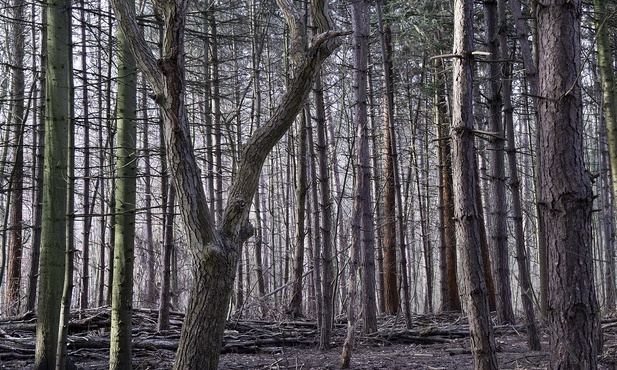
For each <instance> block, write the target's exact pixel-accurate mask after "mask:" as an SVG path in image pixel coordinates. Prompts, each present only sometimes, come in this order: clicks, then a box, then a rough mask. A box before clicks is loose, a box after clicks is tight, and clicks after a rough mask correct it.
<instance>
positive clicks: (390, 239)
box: [377, 2, 402, 315]
mask: <svg viewBox="0 0 617 370" xmlns="http://www.w3.org/2000/svg"><path fill="white" fill-rule="evenodd" d="M381 10H382V4H381V2H378V3H377V17H378V18H377V19H378V22H379V33H380V35H381V40H380V41H381V42H380V44H381V55H382V59H383V68H384V86H385V94H384V103H385V104H384V108H383V109H384V139H383V142H384V156H383V158H384V159H383V160H384V164H383V173H384V176H383V178H384V194H383V219H384V221H383V223H384V226H383V227H384V242H383V246H384V252H383V254H384V261H383V270H384V279H383V280H384V300H385V305H384V306H385V312H386V313H388V314H390V315H395V314H396V313H397V312H398V309H399V305H400V301H399V294H398V292H399V291H398V281H397V280H398V273H397V268H396V265H397V260H396V249H397V248H396V195H397V194H396V193H397V185H398V187H399V188H398V191H399V193H400V183H399V182H398V171H395V167H396V166H397V163H396V161H397V160H398V158H397V155H396V148H395V147H394V144H395V143H396V140H395V138H394V135H395V131H394V122H393V120H394V92H393V88H392V85H393V71H392V31H391V29H390V26H389V25H384V24H383V23H384V22H383V17H382V12H381ZM396 169H398V168H396ZM399 201H400V199H399ZM401 243H402V241H401Z"/></svg>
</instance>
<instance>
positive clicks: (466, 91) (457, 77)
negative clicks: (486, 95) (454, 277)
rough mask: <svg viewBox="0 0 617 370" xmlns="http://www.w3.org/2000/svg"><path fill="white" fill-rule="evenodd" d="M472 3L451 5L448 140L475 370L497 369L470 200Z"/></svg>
mask: <svg viewBox="0 0 617 370" xmlns="http://www.w3.org/2000/svg"><path fill="white" fill-rule="evenodd" d="M472 16H473V1H471V0H456V1H455V2H454V45H453V60H452V64H453V87H452V91H453V101H452V123H451V125H452V126H451V130H450V140H451V143H452V168H453V171H454V173H453V176H452V183H453V190H454V192H453V193H454V221H455V228H456V243H457V245H458V246H459V248H460V252H461V260H462V267H463V274H462V275H463V283H464V289H465V295H464V297H465V303H466V306H467V312H468V314H467V315H468V318H469V330H470V332H471V351H472V354H473V358H474V364H475V368H476V369H487V370H488V369H497V357H496V356H495V339H494V336H493V327H492V325H491V322H490V317H489V306H488V299H487V288H486V280H485V277H484V268H483V264H482V251H481V250H480V230H479V222H480V215H479V207H478V203H477V200H476V189H477V177H476V171H475V153H474V132H473V130H474V128H473V127H474V125H473V99H472V82H473V77H472V62H473V54H472V51H473V27H472V19H473V17H472Z"/></svg>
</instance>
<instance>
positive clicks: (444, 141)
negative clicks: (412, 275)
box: [434, 60, 461, 311]
mask: <svg viewBox="0 0 617 370" xmlns="http://www.w3.org/2000/svg"><path fill="white" fill-rule="evenodd" d="M435 63H436V65H437V66H439V65H440V62H439V61H437V60H436V61H435ZM443 74H444V71H443V70H440V69H438V68H435V79H436V82H437V90H436V92H435V101H436V104H435V106H434V111H435V124H436V125H437V136H438V140H439V149H438V150H439V158H440V167H439V171H440V174H439V179H440V183H441V187H440V189H441V190H440V197H441V202H442V207H441V217H442V219H443V221H442V223H443V226H442V228H443V231H442V239H441V250H442V252H441V254H442V255H441V256H440V259H441V260H442V262H441V264H442V265H443V267H441V272H442V277H441V280H442V297H441V309H442V310H444V311H447V310H455V311H460V310H461V299H460V296H459V289H458V273H457V268H458V266H457V257H456V233H455V228H454V204H453V199H452V192H453V189H452V156H451V146H450V139H449V137H448V136H447V127H448V122H447V121H446V115H447V106H446V104H447V103H446V100H445V96H444V92H443V89H444V86H445V81H444V77H443Z"/></svg>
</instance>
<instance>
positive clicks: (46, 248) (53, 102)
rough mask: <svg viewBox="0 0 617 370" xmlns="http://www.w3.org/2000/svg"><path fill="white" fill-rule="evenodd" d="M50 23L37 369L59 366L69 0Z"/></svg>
mask: <svg viewBox="0 0 617 370" xmlns="http://www.w3.org/2000/svg"><path fill="white" fill-rule="evenodd" d="M46 11H47V21H48V27H49V29H50V30H51V32H49V33H48V35H47V39H46V43H47V67H46V96H47V100H46V105H45V117H46V119H45V172H44V179H43V222H42V230H41V260H40V276H39V277H40V283H39V299H38V311H37V330H36V350H35V361H34V368H35V369H36V370H43V369H55V367H56V347H57V344H58V329H59V327H58V324H59V322H60V306H61V301H62V289H63V286H64V272H65V260H64V258H65V253H64V252H65V249H66V222H67V215H66V210H67V181H66V178H67V155H68V132H69V120H70V112H71V110H70V107H69V105H70V102H71V100H70V80H71V76H72V71H71V65H72V63H71V61H70V57H71V52H70V47H71V33H70V30H71V11H70V4H69V3H68V2H67V1H65V0H54V1H53V2H48V3H47V6H46Z"/></svg>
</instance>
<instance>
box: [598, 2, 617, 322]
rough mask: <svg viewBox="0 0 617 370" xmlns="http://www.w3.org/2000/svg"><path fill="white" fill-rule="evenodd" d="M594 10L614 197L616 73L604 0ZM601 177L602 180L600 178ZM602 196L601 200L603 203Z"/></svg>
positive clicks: (610, 279)
mask: <svg viewBox="0 0 617 370" xmlns="http://www.w3.org/2000/svg"><path fill="white" fill-rule="evenodd" d="M593 7H594V11H595V27H596V35H597V36H596V42H597V50H598V66H599V70H600V80H601V83H602V112H603V113H604V121H603V122H604V126H605V128H604V131H605V135H600V137H599V140H603V137H604V136H606V138H607V142H608V152H609V154H608V157H609V162H610V165H609V166H608V167H609V168H610V173H611V176H610V178H611V179H612V190H613V198H615V195H617V96H616V95H615V72H614V70H613V62H614V58H613V54H612V50H611V44H610V37H609V36H610V35H609V28H608V24H607V23H606V22H607V21H608V20H609V16H610V15H609V14H608V9H607V6H606V1H605V0H594V2H593ZM603 178H604V177H602V179H603ZM602 194H603V198H602V199H603V201H604V202H606V199H605V198H608V197H606V196H604V194H606V193H605V192H603V193H602ZM605 228H606V229H605V230H606V233H605V234H606V235H610V234H611V232H610V226H609V223H607V222H606V221H605ZM606 244H607V246H606V253H607V256H606V257H607V258H606V260H607V261H609V262H608V263H607V264H606V273H605V275H606V278H605V280H606V291H607V294H606V298H607V299H606V301H607V306H608V307H607V308H608V309H609V310H611V309H613V310H614V309H615V273H616V271H615V260H614V258H613V255H614V247H613V246H612V244H613V243H611V242H610V241H609V242H608V243H606Z"/></svg>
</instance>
